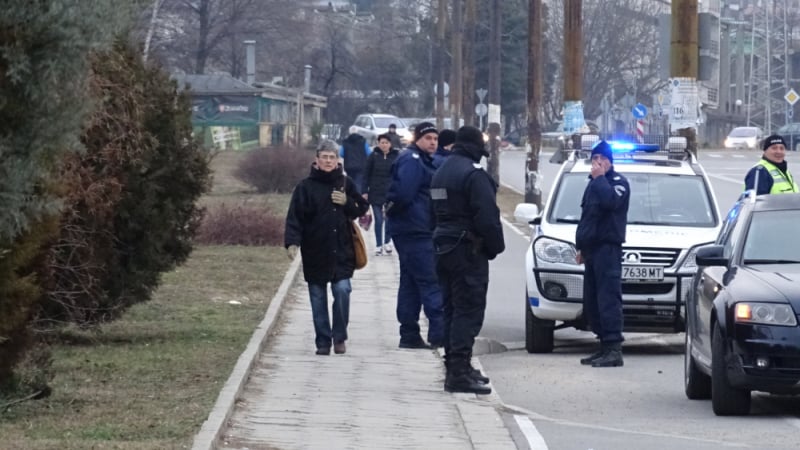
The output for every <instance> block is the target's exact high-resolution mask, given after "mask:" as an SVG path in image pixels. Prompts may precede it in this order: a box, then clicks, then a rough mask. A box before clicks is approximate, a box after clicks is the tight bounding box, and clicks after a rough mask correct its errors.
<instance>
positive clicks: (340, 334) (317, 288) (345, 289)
mask: <svg viewBox="0 0 800 450" xmlns="http://www.w3.org/2000/svg"><path fill="white" fill-rule="evenodd" d="M331 291H333V328H331V322H330V319H329V317H328V284H327V283H325V284H315V283H308V293H309V296H310V297H311V315H312V316H313V318H314V332H315V333H316V338H315V339H314V342H315V343H316V344H317V348H330V346H331V341H333V342H344V341H346V340H347V323H348V322H349V320H350V291H352V288H351V287H350V279H349V278H348V279H344V280H339V281H336V282H332V283H331Z"/></svg>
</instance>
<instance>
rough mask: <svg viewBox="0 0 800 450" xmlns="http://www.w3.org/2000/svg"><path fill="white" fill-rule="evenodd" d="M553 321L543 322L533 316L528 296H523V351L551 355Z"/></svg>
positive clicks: (553, 330)
mask: <svg viewBox="0 0 800 450" xmlns="http://www.w3.org/2000/svg"><path fill="white" fill-rule="evenodd" d="M554 332H555V321H552V320H543V319H540V318H538V317H536V316H534V315H533V311H531V305H530V304H529V303H528V295H527V293H526V295H525V350H527V351H528V353H551V352H552V351H553V333H554Z"/></svg>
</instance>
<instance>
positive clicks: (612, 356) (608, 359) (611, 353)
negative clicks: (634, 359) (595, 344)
mask: <svg viewBox="0 0 800 450" xmlns="http://www.w3.org/2000/svg"><path fill="white" fill-rule="evenodd" d="M622 364H623V362H622V350H616V349H609V350H606V352H605V353H604V354H603V356H601V357H599V358H597V359H595V360H594V361H592V367H622Z"/></svg>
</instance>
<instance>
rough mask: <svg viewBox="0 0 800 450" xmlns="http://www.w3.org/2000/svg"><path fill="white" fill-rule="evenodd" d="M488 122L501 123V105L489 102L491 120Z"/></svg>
mask: <svg viewBox="0 0 800 450" xmlns="http://www.w3.org/2000/svg"><path fill="white" fill-rule="evenodd" d="M487 123H500V105H493V104H491V103H490V104H489V120H488V122H487Z"/></svg>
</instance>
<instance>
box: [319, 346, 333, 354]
mask: <svg viewBox="0 0 800 450" xmlns="http://www.w3.org/2000/svg"><path fill="white" fill-rule="evenodd" d="M317 354H318V355H330V354H331V348H330V347H320V348H318V349H317Z"/></svg>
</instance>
